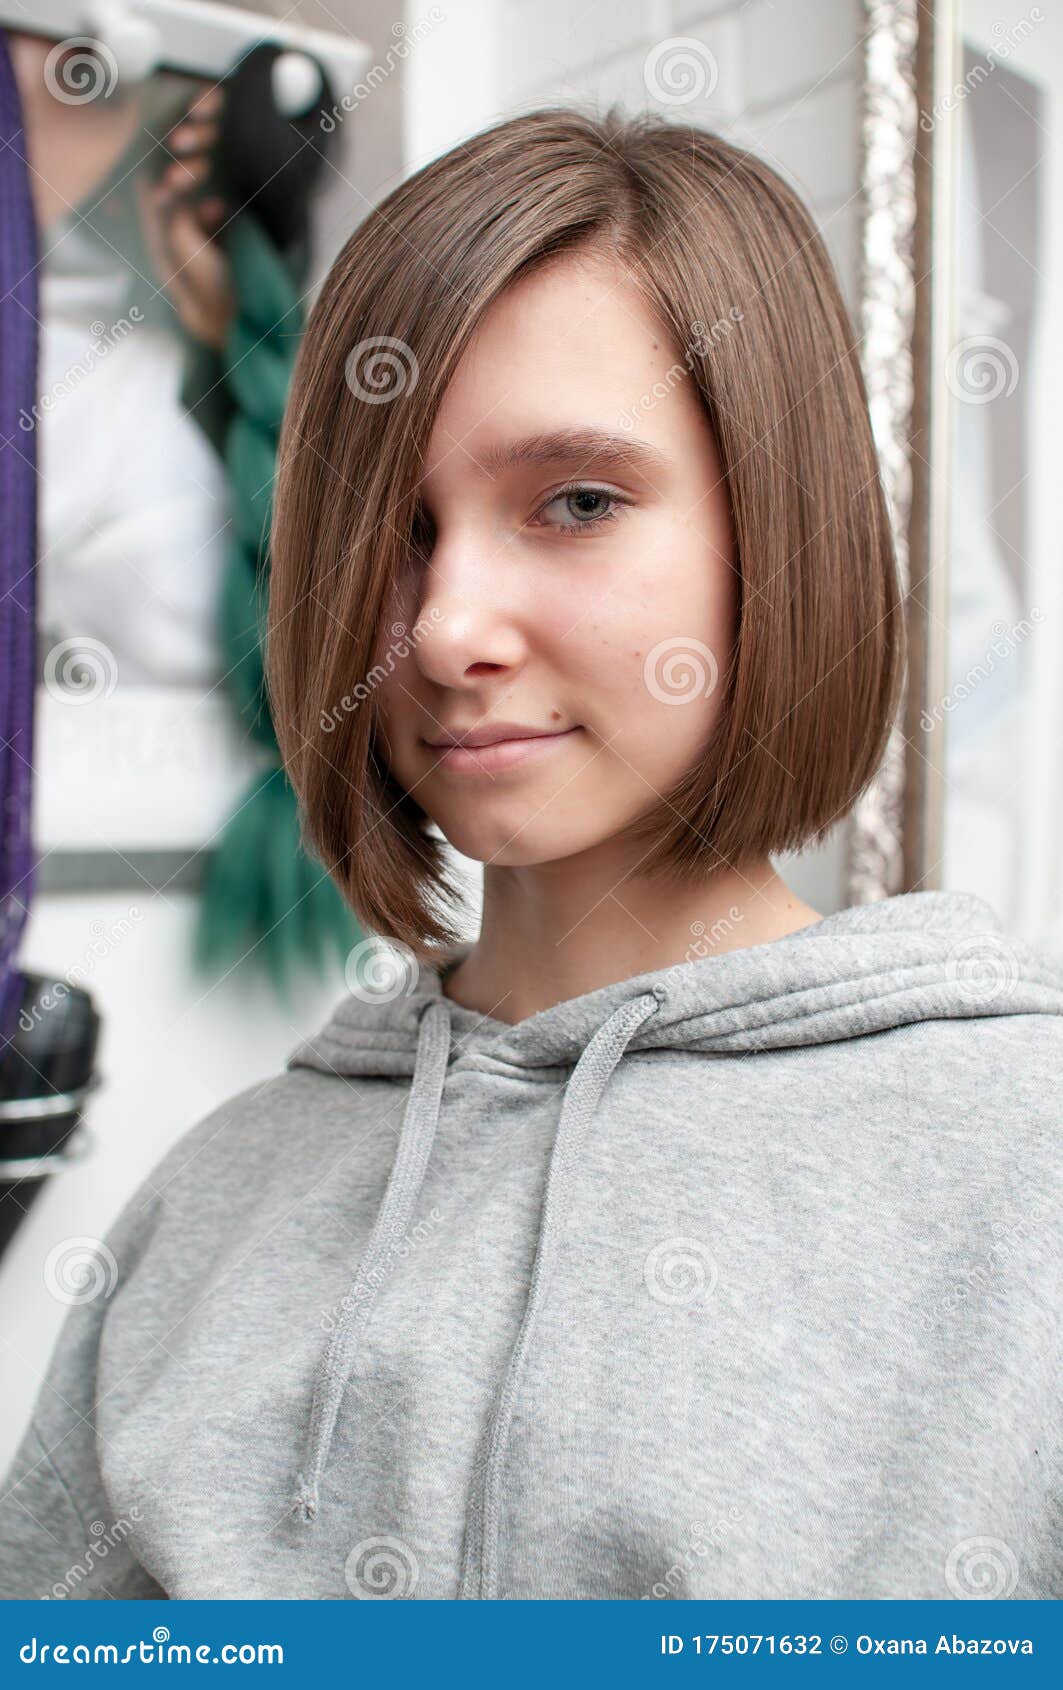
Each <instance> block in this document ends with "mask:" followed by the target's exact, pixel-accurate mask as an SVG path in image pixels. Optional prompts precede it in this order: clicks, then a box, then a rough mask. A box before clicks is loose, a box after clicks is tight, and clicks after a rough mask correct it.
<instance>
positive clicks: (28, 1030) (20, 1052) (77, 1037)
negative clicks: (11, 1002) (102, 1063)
mask: <svg viewBox="0 0 1063 1690" xmlns="http://www.w3.org/2000/svg"><path fill="white" fill-rule="evenodd" d="M21 978H22V982H23V989H22V1004H21V1008H20V1010H19V1015H18V1019H17V1021H16V1023H15V1030H14V1032H13V1034H12V1036H11V1041H10V1043H9V1044H8V1045H7V1046H6V1047H5V1049H4V1052H3V1055H2V1057H0V1253H2V1252H3V1251H4V1250H5V1249H6V1248H7V1245H8V1244H9V1243H10V1242H11V1238H12V1236H13V1234H14V1232H15V1230H16V1228H17V1226H18V1224H19V1222H20V1221H21V1220H22V1219H23V1217H24V1215H25V1214H26V1211H27V1210H28V1209H29V1207H30V1205H31V1204H32V1203H33V1201H34V1199H35V1198H36V1196H37V1194H38V1193H39V1191H40V1190H41V1188H42V1186H43V1184H44V1181H45V1180H46V1179H47V1178H48V1177H49V1176H50V1175H51V1174H53V1173H55V1172H57V1171H58V1170H60V1169H62V1168H65V1167H66V1166H67V1165H68V1164H70V1163H71V1162H73V1161H76V1160H80V1158H81V1157H82V1156H83V1155H84V1153H85V1150H86V1149H87V1147H88V1142H89V1140H88V1129H87V1128H86V1126H85V1124H84V1120H83V1118H82V1108H83V1105H84V1101H85V1098H86V1097H87V1096H88V1094H89V1092H90V1091H92V1090H93V1089H94V1088H95V1087H96V1086H97V1085H98V1084H99V1075H98V1074H97V1073H96V1068H95V1063H96V1047H97V1044H98V1042H99V1034H100V1017H99V1015H98V1014H97V1012H96V1009H95V1007H94V1005H93V1002H92V998H91V996H90V995H89V993H88V992H86V991H84V990H83V989H82V988H81V987H80V986H71V985H69V984H68V983H67V982H66V981H65V980H55V979H51V978H49V977H48V976H47V975H43V974H26V973H23V974H22V976H21Z"/></svg>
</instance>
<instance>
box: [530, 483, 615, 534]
mask: <svg viewBox="0 0 1063 1690" xmlns="http://www.w3.org/2000/svg"><path fill="white" fill-rule="evenodd" d="M628 502H629V501H628V500H626V499H623V498H621V496H620V494H619V493H614V492H613V491H612V490H611V489H610V488H608V487H592V486H588V485H586V484H585V483H584V482H577V483H575V484H574V485H573V486H571V487H562V488H561V490H560V492H558V493H555V494H554V495H553V497H552V499H551V500H550V501H549V503H548V504H546V505H544V506H543V508H542V510H541V511H540V512H539V516H540V518H543V517H545V516H546V515H547V512H548V511H551V510H553V509H554V507H555V506H559V507H560V511H559V513H558V514H559V516H563V515H568V516H569V517H570V518H572V519H573V520H571V521H568V522H565V521H563V520H559V521H557V522H556V523H552V524H551V523H548V524H547V526H554V527H557V528H558V529H559V530H560V532H561V533H562V534H575V535H577V536H579V537H580V538H582V537H583V535H584V534H588V533H591V534H594V533H598V532H599V531H600V530H601V529H602V528H604V526H605V524H606V523H607V522H615V521H616V520H617V517H618V515H619V510H618V509H614V510H608V511H602V510H601V506H602V505H613V506H618V507H619V506H622V505H626V504H628ZM595 507H597V508H595Z"/></svg>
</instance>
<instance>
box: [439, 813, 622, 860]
mask: <svg viewBox="0 0 1063 1690" xmlns="http://www.w3.org/2000/svg"><path fill="white" fill-rule="evenodd" d="M523 819H524V820H525V821H526V820H527V818H523ZM544 824H545V825H544ZM437 826H438V827H439V830H440V832H441V833H442V834H443V836H444V837H445V838H446V839H447V841H448V842H449V843H450V844H451V845H452V846H453V847H454V849H455V851H458V852H459V853H460V854H461V856H463V857H468V858H469V859H470V860H471V861H472V862H474V863H485V864H486V863H490V865H491V867H492V868H532V867H534V866H535V865H536V864H537V863H550V862H557V861H558V860H559V859H560V858H562V857H571V856H574V855H575V854H576V853H577V852H579V851H586V850H587V849H588V848H589V847H590V846H592V845H594V844H596V843H597V842H598V838H599V835H598V834H594V835H589V834H587V835H585V834H584V833H582V832H581V831H578V830H577V829H576V828H573V827H571V826H554V827H551V826H550V825H549V823H548V822H547V821H546V818H545V817H544V816H541V815H540V816H538V817H537V818H536V819H535V821H533V822H529V823H528V825H527V826H522V818H521V817H519V816H518V817H514V818H513V819H512V820H511V821H509V822H508V823H499V822H498V821H497V820H494V819H492V821H491V823H490V824H488V823H487V822H486V820H481V821H479V822H477V821H476V820H475V819H474V818H472V817H470V816H469V815H468V814H466V815H464V816H462V817H461V818H460V819H459V818H458V817H454V818H453V825H449V823H448V821H447V820H445V819H443V818H441V817H440V818H437Z"/></svg>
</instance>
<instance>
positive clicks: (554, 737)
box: [425, 728, 580, 775]
mask: <svg viewBox="0 0 1063 1690" xmlns="http://www.w3.org/2000/svg"><path fill="white" fill-rule="evenodd" d="M579 731H580V730H579V728H567V729H566V730H565V731H564V732H563V733H556V734H529V735H526V736H524V737H523V738H520V739H496V740H493V741H492V743H491V744H490V745H432V744H430V743H429V742H428V741H427V740H426V741H425V745H426V747H427V749H428V750H429V751H431V752H434V753H435V755H436V761H435V763H434V765H433V770H437V769H438V770H439V771H440V772H445V773H446V774H453V775H493V774H497V773H499V772H500V771H501V770H503V769H511V768H515V767H516V766H517V765H518V764H524V763H530V762H539V761H541V760H542V759H543V758H544V757H550V756H552V755H554V754H555V753H556V752H557V750H558V749H559V747H561V746H563V745H565V744H567V743H568V742H569V741H570V740H571V739H572V738H573V736H574V735H575V734H578V733H579Z"/></svg>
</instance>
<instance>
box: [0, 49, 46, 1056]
mask: <svg viewBox="0 0 1063 1690" xmlns="http://www.w3.org/2000/svg"><path fill="white" fill-rule="evenodd" d="M38 262H39V253H38V246H37V224H36V219H35V216H34V210H33V199H32V197H31V193H30V176H29V167H28V164H27V160H26V138H25V131H24V128H23V122H22V101H21V100H20V98H19V91H18V84H17V82H16V81H15V73H14V69H13V67H12V64H11V55H10V53H9V51H8V41H7V34H6V31H4V30H0V804H2V806H3V808H2V810H0V1034H2V1036H3V1038H4V1039H5V1040H7V1039H10V1037H11V1036H12V1033H13V1031H14V1026H15V1019H16V1017H17V1015H18V1012H19V1009H20V1007H21V1001H22V992H23V989H24V982H23V977H22V975H21V973H20V972H19V969H18V966H17V958H18V949H19V945H20V943H21V939H22V931H23V928H24V926H25V922H26V915H27V911H28V908H29V901H30V897H31V895H32V891H33V881H34V873H35V869H36V859H35V854H34V850H33V844H32V840H31V837H30V829H31V823H32V815H31V802H32V779H33V707H34V696H35V687H36V639H37V631H36V621H37V438H36V430H35V429H34V428H32V427H31V428H29V429H27V428H25V426H24V424H23V423H21V422H20V417H25V416H32V415H33V414H34V411H33V407H34V405H35V403H36V399H37V393H36V388H37V353H38V330H37V321H38V308H39V307H38V291H37V265H38Z"/></svg>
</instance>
